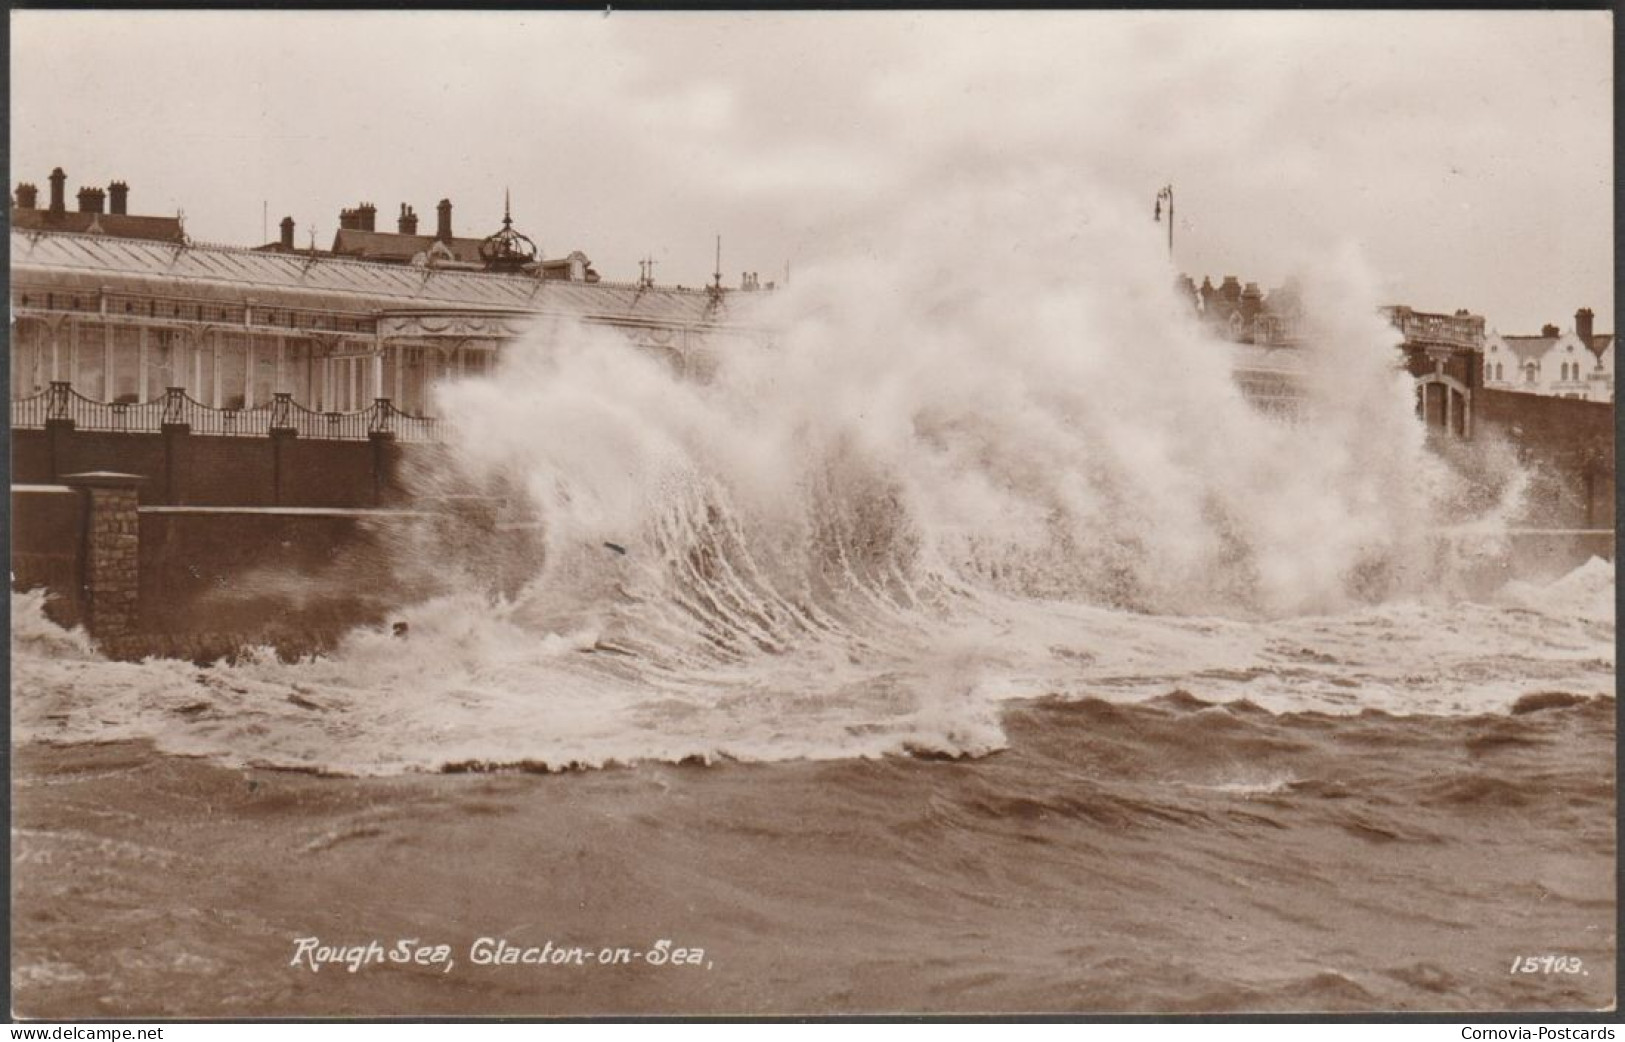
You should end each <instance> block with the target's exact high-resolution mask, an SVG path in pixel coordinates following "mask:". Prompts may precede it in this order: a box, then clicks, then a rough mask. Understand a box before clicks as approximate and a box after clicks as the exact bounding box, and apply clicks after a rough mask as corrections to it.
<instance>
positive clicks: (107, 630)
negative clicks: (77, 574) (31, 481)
mask: <svg viewBox="0 0 1625 1042" xmlns="http://www.w3.org/2000/svg"><path fill="white" fill-rule="evenodd" d="M145 480H146V479H145V478H142V477H141V476H140V475H137V474H115V473H111V472H108V471H92V472H89V473H84V474H68V475H65V476H64V477H63V478H62V481H63V483H64V484H66V485H68V486H69V487H71V488H74V489H77V490H79V491H80V492H82V493H83V494H84V496H85V500H86V502H85V551H84V553H85V557H84V583H85V628H86V629H87V630H89V631H90V635H91V637H92V638H93V639H95V641H96V642H97V644H99V645H100V646H101V647H102V649H103V651H104V652H106V653H107V654H109V655H112V656H114V657H118V656H120V655H121V654H124V653H125V651H126V649H127V648H128V647H129V645H130V638H131V637H133V636H134V634H135V631H136V626H137V622H138V612H139V607H140V604H139V600H140V596H139V595H140V589H141V522H140V515H139V514H138V513H137V506H138V505H139V496H138V490H139V489H140V487H141V483H142V482H143V481H145Z"/></svg>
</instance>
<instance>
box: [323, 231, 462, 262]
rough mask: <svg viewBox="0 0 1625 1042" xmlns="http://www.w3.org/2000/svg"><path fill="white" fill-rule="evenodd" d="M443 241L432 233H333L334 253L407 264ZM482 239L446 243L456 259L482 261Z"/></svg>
mask: <svg viewBox="0 0 1625 1042" xmlns="http://www.w3.org/2000/svg"><path fill="white" fill-rule="evenodd" d="M439 241H440V240H438V239H436V238H435V237H434V236H433V235H401V234H398V233H396V232H369V231H362V230H361V229H358V228H340V229H339V230H338V232H337V233H336V234H335V235H334V236H333V251H332V252H333V253H335V254H338V255H341V256H345V257H357V258H359V259H361V260H380V261H394V262H396V263H408V262H410V261H411V260H412V258H413V257H416V256H417V255H418V254H420V253H427V252H428V251H429V248H430V247H431V246H433V245H434V244H435V243H436V242H439ZM483 241H484V240H482V239H460V238H453V239H452V240H451V241H450V242H448V243H446V246H447V248H448V249H449V250H450V251H451V255H452V257H453V258H454V259H456V260H459V261H463V262H465V263H468V264H479V263H481V261H480V243H481V242H483Z"/></svg>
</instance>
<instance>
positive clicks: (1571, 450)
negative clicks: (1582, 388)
mask: <svg viewBox="0 0 1625 1042" xmlns="http://www.w3.org/2000/svg"><path fill="white" fill-rule="evenodd" d="M1473 408H1474V429H1475V438H1483V439H1501V440H1503V441H1505V442H1506V443H1507V444H1508V445H1510V446H1512V447H1513V449H1514V451H1516V453H1517V455H1518V457H1519V459H1520V460H1522V461H1523V463H1524V465H1525V467H1526V469H1527V470H1528V471H1529V473H1530V475H1531V479H1532V481H1531V485H1532V487H1531V489H1530V493H1529V503H1530V516H1529V517H1528V518H1526V521H1527V522H1528V523H1531V524H1535V525H1541V526H1546V527H1556V528H1595V529H1605V528H1613V527H1614V523H1615V520H1614V519H1615V503H1614V496H1615V492H1614V489H1615V474H1614V406H1613V403H1611V402H1588V401H1580V400H1577V399H1573V398H1554V397H1550V396H1548V395H1537V394H1520V393H1518V392H1516V391H1494V390H1486V389H1479V390H1478V391H1475V392H1474V394H1473Z"/></svg>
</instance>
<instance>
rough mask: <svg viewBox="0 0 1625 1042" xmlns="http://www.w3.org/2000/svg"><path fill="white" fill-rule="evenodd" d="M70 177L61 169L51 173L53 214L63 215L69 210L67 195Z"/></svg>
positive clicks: (58, 168)
mask: <svg viewBox="0 0 1625 1042" xmlns="http://www.w3.org/2000/svg"><path fill="white" fill-rule="evenodd" d="M67 183H68V175H67V174H64V173H63V172H62V168H61V167H57V168H56V169H55V170H52V171H51V212H52V213H62V212H63V211H64V210H66V209H67V208H68V204H67V200H66V198H65V193H66V191H67Z"/></svg>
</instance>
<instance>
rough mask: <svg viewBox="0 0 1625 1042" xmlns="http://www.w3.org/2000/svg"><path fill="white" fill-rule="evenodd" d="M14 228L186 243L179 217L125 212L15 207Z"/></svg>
mask: <svg viewBox="0 0 1625 1042" xmlns="http://www.w3.org/2000/svg"><path fill="white" fill-rule="evenodd" d="M11 226H12V228H14V229H27V230H29V231H52V232H80V233H83V234H90V235H95V234H102V235H108V236H112V237H113V238H117V239H150V240H154V241H157V242H182V241H184V240H185V238H186V233H185V232H184V231H182V230H181V221H180V218H179V217H141V216H137V215H134V214H122V213H84V212H82V211H79V210H64V211H62V212H60V213H52V212H51V211H50V210H37V209H33V208H30V207H21V206H13V207H12V208H11Z"/></svg>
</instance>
